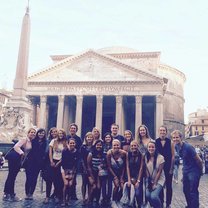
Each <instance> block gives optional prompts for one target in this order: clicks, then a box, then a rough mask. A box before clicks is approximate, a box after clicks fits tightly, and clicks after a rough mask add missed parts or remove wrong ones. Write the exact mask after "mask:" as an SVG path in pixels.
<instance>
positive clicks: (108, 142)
mask: <svg viewBox="0 0 208 208" xmlns="http://www.w3.org/2000/svg"><path fill="white" fill-rule="evenodd" d="M112 142H113V137H112V135H111V133H110V132H107V133H105V134H104V136H103V151H104V153H106V154H107V152H108V150H110V149H112Z"/></svg>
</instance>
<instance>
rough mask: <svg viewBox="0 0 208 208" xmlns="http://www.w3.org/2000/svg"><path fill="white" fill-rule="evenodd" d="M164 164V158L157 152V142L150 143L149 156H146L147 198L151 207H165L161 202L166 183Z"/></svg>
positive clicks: (148, 146)
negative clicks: (161, 194)
mask: <svg viewBox="0 0 208 208" xmlns="http://www.w3.org/2000/svg"><path fill="white" fill-rule="evenodd" d="M164 163H165V160H164V157H163V156H162V155H160V154H159V153H158V152H157V151H156V145H155V142H154V141H150V142H149V143H148V145H147V154H146V156H145V166H146V186H147V188H146V197H147V200H148V201H149V203H150V205H151V206H152V207H154V208H162V207H163V206H162V203H161V200H160V193H161V191H162V189H163V186H164V183H165V175H164V171H163V166H164Z"/></svg>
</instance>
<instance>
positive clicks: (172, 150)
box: [169, 141, 175, 174]
mask: <svg viewBox="0 0 208 208" xmlns="http://www.w3.org/2000/svg"><path fill="white" fill-rule="evenodd" d="M171 155H172V157H171V166H170V171H169V174H173V169H174V163H175V145H174V143H173V142H172V141H171Z"/></svg>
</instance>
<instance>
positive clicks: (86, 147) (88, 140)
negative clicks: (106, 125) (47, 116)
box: [80, 132, 94, 205]
mask: <svg viewBox="0 0 208 208" xmlns="http://www.w3.org/2000/svg"><path fill="white" fill-rule="evenodd" d="M93 142H94V137H93V134H92V132H87V133H86V135H85V137H84V142H83V145H82V146H81V150H80V151H81V163H82V198H83V205H86V204H87V199H86V189H87V187H88V196H89V191H90V190H89V189H90V187H89V181H88V172H87V157H88V154H89V152H91V150H92V144H93Z"/></svg>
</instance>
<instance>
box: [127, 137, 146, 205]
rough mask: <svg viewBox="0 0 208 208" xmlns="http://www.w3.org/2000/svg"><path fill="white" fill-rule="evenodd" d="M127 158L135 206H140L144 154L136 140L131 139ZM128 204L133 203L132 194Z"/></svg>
mask: <svg viewBox="0 0 208 208" xmlns="http://www.w3.org/2000/svg"><path fill="white" fill-rule="evenodd" d="M128 160H129V173H130V178H131V184H132V185H133V186H134V190H135V197H136V201H137V206H138V207H141V205H142V200H143V190H142V186H141V184H140V182H141V180H142V173H143V160H144V156H143V155H142V154H141V152H140V151H139V149H138V142H137V141H136V140H133V141H132V142H131V144H130V151H129V152H128ZM129 196H131V194H129ZM129 205H130V206H133V205H134V196H132V199H131V200H130V202H129Z"/></svg>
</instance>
